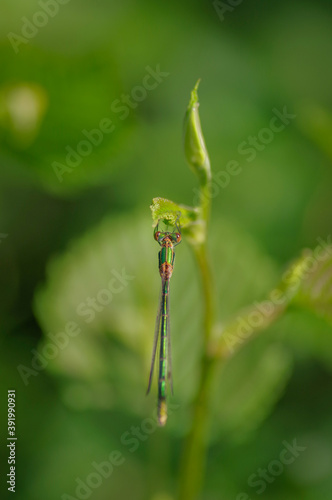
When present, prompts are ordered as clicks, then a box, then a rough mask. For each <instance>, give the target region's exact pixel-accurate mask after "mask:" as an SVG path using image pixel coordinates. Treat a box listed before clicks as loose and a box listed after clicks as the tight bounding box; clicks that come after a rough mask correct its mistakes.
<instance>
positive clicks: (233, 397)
mask: <svg viewBox="0 0 332 500" xmlns="http://www.w3.org/2000/svg"><path fill="white" fill-rule="evenodd" d="M291 366H292V358H291V355H290V353H289V351H288V350H287V349H286V348H285V347H283V346H281V345H279V344H270V345H269V341H264V342H257V341H253V342H251V343H250V344H248V345H246V347H245V348H244V349H242V350H241V351H240V352H239V353H237V354H236V356H234V357H233V358H232V359H231V360H229V361H228V362H227V363H226V364H225V366H223V368H222V370H220V371H221V373H219V376H218V378H217V382H216V385H217V388H216V389H215V395H214V397H213V408H214V425H213V431H212V433H211V439H215V438H216V437H217V436H219V435H220V434H222V435H227V437H228V438H229V439H232V440H234V441H241V440H242V439H244V438H245V437H247V435H248V434H249V433H250V432H252V431H253V430H255V429H256V428H257V427H258V425H259V424H260V423H261V422H262V421H263V420H264V419H265V418H266V416H267V415H268V414H269V413H270V411H271V409H272V408H273V406H274V404H275V403H276V402H277V401H278V399H279V398H280V395H281V394H282V393H283V390H284V388H285V384H286V383H287V381H288V379H289V376H290V372H291Z"/></svg>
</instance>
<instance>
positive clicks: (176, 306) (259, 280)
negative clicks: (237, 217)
mask: <svg viewBox="0 0 332 500" xmlns="http://www.w3.org/2000/svg"><path fill="white" fill-rule="evenodd" d="M165 206H168V207H172V208H174V206H173V205H167V204H166V205H165ZM177 207H178V206H177ZM180 208H181V209H182V207H180ZM220 234H222V235H223V238H222V239H220ZM210 243H211V257H212V260H213V262H214V269H215V277H216V281H217V291H218V297H217V300H218V304H219V307H218V309H219V316H220V318H221V319H224V318H227V317H229V316H231V315H232V314H234V313H235V311H237V310H238V309H239V308H240V307H242V306H243V305H245V304H247V303H250V301H253V300H255V298H256V297H257V296H261V295H262V294H263V293H264V291H265V290H266V289H269V287H270V286H271V283H273V282H274V281H275V276H276V269H275V266H274V265H273V263H272V261H271V260H270V259H269V258H267V257H266V256H265V255H264V254H263V253H262V251H261V250H260V249H259V248H258V247H257V245H256V243H255V242H254V241H253V240H252V238H251V237H250V236H248V235H246V234H245V233H243V232H241V231H240V230H239V229H237V228H236V227H234V226H233V225H232V224H230V223H228V222H227V221H225V220H223V219H221V218H219V219H218V220H216V221H215V222H214V223H213V224H212V227H211V242H210ZM243 248H246V252H243ZM138 250H139V256H138V253H137V252H138ZM158 251H159V246H158V245H157V243H156V242H155V241H154V239H153V235H152V231H151V225H150V223H149V220H148V219H147V218H145V219H141V218H136V219H135V218H134V219H133V217H123V218H119V219H118V220H112V219H106V220H104V221H103V222H102V223H101V224H100V225H98V226H97V227H96V228H94V229H93V230H91V231H90V232H88V233H87V234H86V235H85V236H83V237H81V238H79V239H78V240H77V241H74V242H73V243H72V244H71V245H70V247H69V248H68V249H67V250H66V251H65V252H64V253H63V254H61V255H59V256H58V257H56V258H53V259H52V260H51V261H50V262H49V265H48V267H47V280H46V283H45V284H44V286H43V287H42V288H41V289H40V290H39V291H38V293H37V294H36V296H35V313H36V317H37V318H38V321H39V323H40V325H41V326H42V329H43V331H44V332H45V335H44V340H43V342H42V343H41V345H40V349H41V351H42V350H43V347H44V346H45V345H46V344H49V343H50V337H49V333H52V334H53V335H57V334H59V333H60V332H62V333H63V332H64V331H65V328H66V325H67V324H68V322H72V321H75V322H76V323H77V325H78V326H79V328H80V333H79V334H78V335H77V336H72V337H68V345H66V347H64V348H63V349H59V352H58V354H57V356H56V357H55V358H54V359H53V360H49V361H48V364H47V369H48V370H49V371H51V372H52V373H53V374H54V376H55V378H56V380H58V383H59V385H60V389H61V392H62V395H63V399H64V401H65V402H66V404H68V405H70V406H73V407H75V408H76V407H79V405H80V404H81V402H80V399H79V398H80V396H79V394H80V393H82V390H80V392H79V393H77V391H74V388H75V387H76V386H77V385H80V386H84V388H85V396H84V397H85V400H88V401H89V405H90V406H91V407H93V406H94V405H96V406H98V405H99V404H100V403H99V401H97V400H96V399H95V397H94V392H95V391H96V387H99V386H100V384H102V383H103V384H104V386H105V391H106V392H107V391H108V392H111V393H112V394H113V397H112V398H109V399H108V401H109V405H111V406H112V407H117V408H121V410H122V411H125V412H127V413H129V414H132V415H136V416H137V417H140V418H144V417H145V416H146V415H147V414H150V413H149V412H152V411H153V409H154V408H155V394H156V387H155V379H154V382H153V388H152V395H151V397H148V398H145V391H146V385H147V377H148V373H149V365H150V359H151V349H152V341H153V333H154V327H155V317H156V312H157V305H158V295H159V290H160V276H159V272H158ZM138 257H139V258H138ZM123 268H124V269H125V272H126V273H127V274H128V275H130V276H134V277H135V278H134V279H133V280H129V281H128V286H124V288H123V289H122V290H121V292H120V293H116V294H113V297H112V300H111V302H110V303H109V304H106V305H102V304H101V303H100V302H99V299H101V300H105V297H104V293H103V292H102V290H104V289H107V288H108V284H109V282H110V279H112V277H114V275H113V274H112V271H114V270H115V271H117V272H120V273H121V272H122V269H123ZM116 286H118V284H116ZM200 287H201V285H200V281H199V279H198V276H197V270H196V268H195V265H194V259H193V256H192V251H191V249H190V247H189V246H188V245H186V244H185V242H184V243H183V244H181V245H180V246H179V247H177V250H176V257H175V266H174V273H173V276H172V281H171V291H170V301H171V304H170V309H171V335H172V356H173V369H174V391H175V399H173V398H170V402H172V403H174V401H175V402H176V403H177V404H179V405H180V406H179V409H178V410H177V411H174V416H173V417H172V418H171V416H170V418H169V423H168V425H169V426H170V429H174V431H176V432H178V433H181V432H182V429H183V428H184V427H185V426H186V422H187V417H188V415H187V412H186V409H187V407H188V404H189V403H190V401H191V400H192V398H193V397H194V394H195V391H196V387H197V383H198V377H199V362H200V357H201V344H202V335H201V321H202V305H201V288H200ZM98 297H99V299H98ZM88 298H90V299H97V305H98V306H99V309H100V310H99V311H95V314H94V315H93V319H92V320H91V321H87V320H88V319H89V317H88V316H82V312H83V311H86V309H87V308H88V306H87V305H86V304H87V300H88ZM82 303H83V304H85V305H86V306H85V309H83V310H82V309H78V308H79V307H82V306H81V304H82ZM89 308H90V309H91V306H89ZM31 383H32V382H31ZM70 387H72V388H73V390H72V391H70ZM68 391H69V392H72V393H73V394H74V395H75V398H74V399H70V398H68Z"/></svg>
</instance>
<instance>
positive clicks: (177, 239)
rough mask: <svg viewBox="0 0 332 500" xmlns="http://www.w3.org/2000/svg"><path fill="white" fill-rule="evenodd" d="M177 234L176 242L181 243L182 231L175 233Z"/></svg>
mask: <svg viewBox="0 0 332 500" xmlns="http://www.w3.org/2000/svg"><path fill="white" fill-rule="evenodd" d="M175 236H176V242H177V243H180V241H181V234H180V233H175Z"/></svg>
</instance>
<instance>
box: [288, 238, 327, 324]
mask: <svg viewBox="0 0 332 500" xmlns="http://www.w3.org/2000/svg"><path fill="white" fill-rule="evenodd" d="M328 240H329V238H328V239H327V241H326V242H325V241H324V240H322V239H321V238H319V245H318V246H317V247H316V248H315V249H314V250H310V249H305V250H304V251H303V255H302V257H301V261H300V262H301V269H302V272H301V273H300V274H298V281H299V286H298V292H297V294H296V296H295V297H294V302H295V303H296V304H297V305H300V306H302V307H306V308H309V309H311V310H313V311H315V313H316V314H318V315H319V316H322V317H324V318H325V319H326V320H327V321H329V322H332V245H331V244H330V243H329V241H328Z"/></svg>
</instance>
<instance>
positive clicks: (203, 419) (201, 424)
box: [179, 244, 214, 500]
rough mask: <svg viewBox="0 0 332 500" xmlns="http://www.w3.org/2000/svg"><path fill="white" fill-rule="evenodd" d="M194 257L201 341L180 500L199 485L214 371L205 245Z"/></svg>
mask: <svg viewBox="0 0 332 500" xmlns="http://www.w3.org/2000/svg"><path fill="white" fill-rule="evenodd" d="M194 254H195V258H196V261H197V264H198V267H199V270H200V275H201V281H202V288H203V295H204V339H203V351H202V358H201V367H200V369H201V376H200V383H199V387H198V391H197V395H196V398H195V401H194V408H193V421H192V427H191V431H190V433H189V435H188V437H187V441H186V444H185V449H184V454H183V459H182V470H181V472H180V483H179V499H181V500H194V499H195V498H196V497H197V495H198V493H199V491H200V489H201V485H202V481H203V476H204V469H205V461H206V454H207V427H208V417H209V399H210V392H211V391H210V385H211V382H212V378H213V377H212V372H213V367H214V361H213V360H212V359H211V358H210V357H209V355H208V351H209V342H210V339H211V333H212V327H213V320H214V294H213V286H212V276H211V271H210V268H209V265H208V259H207V252H206V246H205V244H203V245H200V246H198V247H194Z"/></svg>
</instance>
